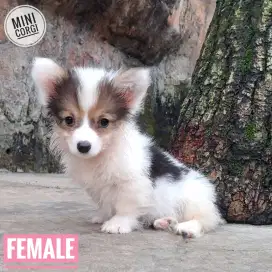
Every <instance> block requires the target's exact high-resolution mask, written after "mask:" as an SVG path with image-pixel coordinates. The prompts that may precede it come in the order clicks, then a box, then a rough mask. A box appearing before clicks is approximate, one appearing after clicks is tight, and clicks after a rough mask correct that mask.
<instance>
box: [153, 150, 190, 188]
mask: <svg viewBox="0 0 272 272" xmlns="http://www.w3.org/2000/svg"><path fill="white" fill-rule="evenodd" d="M150 152H151V169H150V178H151V180H152V181H153V183H155V182H156V179H157V178H159V177H161V176H165V175H170V176H172V177H173V181H179V180H180V178H181V176H182V175H183V174H184V175H186V174H188V172H189V169H188V168H187V167H183V166H177V165H175V164H174V163H173V162H172V161H171V160H170V159H169V158H168V157H167V156H166V155H165V154H164V153H163V151H162V150H161V149H160V148H158V147H156V146H151V147H150Z"/></svg>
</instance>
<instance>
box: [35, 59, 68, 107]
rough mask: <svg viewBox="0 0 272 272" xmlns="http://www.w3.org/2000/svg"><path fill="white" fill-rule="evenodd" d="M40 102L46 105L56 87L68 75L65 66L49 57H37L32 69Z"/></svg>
mask: <svg viewBox="0 0 272 272" xmlns="http://www.w3.org/2000/svg"><path fill="white" fill-rule="evenodd" d="M31 75H32V79H33V81H34V84H35V87H36V90H37V93H38V98H39V102H40V103H41V104H42V105H43V106H46V105H47V102H48V99H49V98H50V97H52V96H53V95H54V91H55V87H56V85H57V84H58V82H60V81H61V79H63V78H64V77H65V75H66V73H65V71H64V69H63V68H61V67H60V66H59V65H58V64H56V63H55V62H54V61H53V60H51V59H47V58H35V59H34V62H33V65H32V71H31Z"/></svg>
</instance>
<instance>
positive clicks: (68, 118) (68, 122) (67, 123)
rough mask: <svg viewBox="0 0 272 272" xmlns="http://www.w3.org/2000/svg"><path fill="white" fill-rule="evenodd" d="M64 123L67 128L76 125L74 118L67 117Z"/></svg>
mask: <svg viewBox="0 0 272 272" xmlns="http://www.w3.org/2000/svg"><path fill="white" fill-rule="evenodd" d="M64 122H65V124H66V125H67V126H72V125H73V124H74V118H73V117H72V116H67V117H65V118H64Z"/></svg>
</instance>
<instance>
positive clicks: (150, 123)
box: [140, 97, 156, 136]
mask: <svg viewBox="0 0 272 272" xmlns="http://www.w3.org/2000/svg"><path fill="white" fill-rule="evenodd" d="M140 120H141V123H142V124H144V127H145V131H146V132H147V133H148V134H149V135H151V136H154V135H155V131H156V121H155V118H154V115H153V110H152V106H151V98H150V97H147V99H146V103H145V107H144V111H143V113H142V114H141V115H140Z"/></svg>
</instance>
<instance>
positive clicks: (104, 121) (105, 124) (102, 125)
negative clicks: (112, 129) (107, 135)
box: [99, 118, 110, 128]
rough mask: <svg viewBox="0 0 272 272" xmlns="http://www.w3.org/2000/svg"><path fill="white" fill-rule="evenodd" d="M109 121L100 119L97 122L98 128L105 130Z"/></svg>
mask: <svg viewBox="0 0 272 272" xmlns="http://www.w3.org/2000/svg"><path fill="white" fill-rule="evenodd" d="M109 122H110V121H109V120H108V119H106V118H102V119H101V120H100V121H99V125H100V127H102V128H106V127H107V126H108V125H109Z"/></svg>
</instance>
